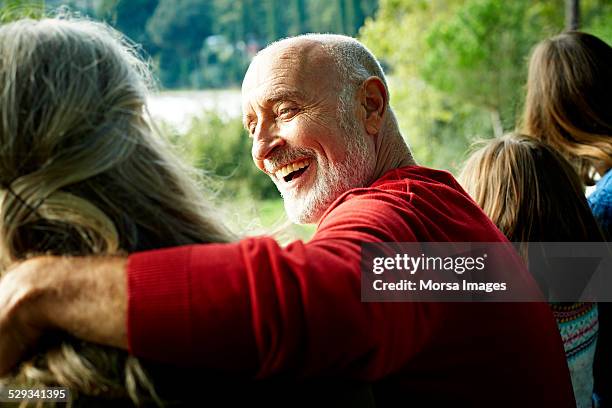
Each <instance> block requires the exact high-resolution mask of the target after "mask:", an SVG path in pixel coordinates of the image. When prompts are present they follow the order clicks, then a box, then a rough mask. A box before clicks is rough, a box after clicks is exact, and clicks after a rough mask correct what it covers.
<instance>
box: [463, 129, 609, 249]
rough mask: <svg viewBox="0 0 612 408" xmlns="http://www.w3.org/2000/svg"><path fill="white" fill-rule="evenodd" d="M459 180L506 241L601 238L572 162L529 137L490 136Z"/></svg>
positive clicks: (469, 162) (468, 162)
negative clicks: (495, 137) (493, 137)
mask: <svg viewBox="0 0 612 408" xmlns="http://www.w3.org/2000/svg"><path fill="white" fill-rule="evenodd" d="M458 180H459V182H460V183H461V185H462V186H463V188H464V189H465V190H466V191H467V193H468V194H469V195H470V196H471V197H472V198H473V199H474V201H476V203H477V204H478V205H479V206H480V208H482V209H483V210H484V212H485V213H486V214H487V215H488V216H489V218H490V219H491V220H492V221H493V223H494V224H495V225H497V227H498V228H499V229H500V231H501V232H503V233H504V235H506V237H507V238H508V240H510V241H514V242H521V243H526V242H556V241H560V242H563V241H571V242H578V241H603V236H602V233H601V231H600V230H599V227H598V226H597V222H596V221H595V218H594V217H593V214H592V213H591V210H590V209H589V205H588V203H587V201H586V198H585V197H584V192H583V187H582V183H581V181H580V178H579V176H578V174H577V173H576V171H575V170H574V168H573V166H572V165H571V164H570V163H569V162H568V161H567V160H566V159H565V158H564V157H563V156H561V155H560V154H558V153H557V152H555V151H554V150H553V149H552V148H550V147H549V146H548V145H545V144H544V143H542V142H540V141H538V140H536V139H534V138H532V137H528V136H524V135H516V134H510V135H506V136H504V137H502V138H497V139H491V140H489V141H488V142H486V144H485V145H484V146H482V147H481V148H480V149H478V150H477V151H476V152H474V153H473V154H472V155H471V156H470V158H469V159H468V160H467V162H466V164H465V166H464V168H463V170H462V172H461V174H460V175H459V178H458ZM521 251H522V255H523V256H526V252H525V251H526V245H522V247H521Z"/></svg>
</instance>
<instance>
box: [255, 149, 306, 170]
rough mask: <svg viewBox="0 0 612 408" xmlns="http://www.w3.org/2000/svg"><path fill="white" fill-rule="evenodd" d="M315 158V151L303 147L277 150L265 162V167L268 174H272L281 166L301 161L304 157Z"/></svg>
mask: <svg viewBox="0 0 612 408" xmlns="http://www.w3.org/2000/svg"><path fill="white" fill-rule="evenodd" d="M314 156H315V153H314V151H312V150H310V149H306V148H303V147H294V148H293V147H290V148H284V149H278V148H277V149H276V150H275V151H274V152H273V154H272V155H271V156H269V157H268V158H266V159H265V160H264V167H265V169H266V171H267V172H269V173H271V172H272V171H274V170H275V169H278V168H279V167H280V166H283V165H285V164H287V163H290V162H292V161H295V160H297V159H301V158H304V157H308V158H312V157H314Z"/></svg>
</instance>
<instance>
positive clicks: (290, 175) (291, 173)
mask: <svg viewBox="0 0 612 408" xmlns="http://www.w3.org/2000/svg"><path fill="white" fill-rule="evenodd" d="M308 167H310V160H302V161H299V162H295V163H291V164H288V165H286V166H284V167H283V168H281V169H280V170H278V171H276V172H275V175H276V178H277V179H279V180H280V179H282V180H284V181H285V182H286V183H288V182H290V181H292V180H296V179H298V178H299V177H300V176H301V175H302V174H304V172H305V171H306V170H307V169H308Z"/></svg>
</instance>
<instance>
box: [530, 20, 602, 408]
mask: <svg viewBox="0 0 612 408" xmlns="http://www.w3.org/2000/svg"><path fill="white" fill-rule="evenodd" d="M610 95H612V47H610V45H608V44H607V43H606V42H605V41H603V40H601V39H599V38H597V37H596V36H594V35H591V34H587V33H582V32H577V31H570V32H566V33H563V34H560V35H558V36H555V37H552V38H550V39H546V40H544V41H542V42H540V43H539V44H538V45H537V46H536V47H535V49H534V51H533V53H532V55H531V59H530V62H529V75H528V80H527V97H526V101H525V108H524V112H523V117H522V123H521V132H522V133H524V134H527V135H529V136H532V137H535V138H537V139H539V140H542V141H543V142H545V143H547V144H549V145H551V146H553V147H554V148H555V149H557V150H558V151H559V152H560V153H561V154H563V155H564V156H565V157H566V158H567V159H569V161H570V162H572V163H573V164H574V165H575V166H576V168H577V170H578V173H579V175H580V177H581V179H582V182H583V183H584V184H585V185H587V186H588V185H592V184H593V183H594V182H595V177H596V176H597V175H599V176H600V179H599V181H597V185H596V188H595V191H594V192H593V193H592V194H591V195H590V196H589V197H588V201H589V204H590V206H591V210H592V211H593V214H594V215H595V218H596V219H597V221H598V223H599V225H600V227H601V228H602V230H603V233H604V235H605V236H606V239H608V240H610V239H612V171H611V170H610V169H611V168H612V114H611V112H612V98H610ZM599 309H600V310H599V311H600V337H599V338H600V341H599V344H598V346H597V347H598V350H597V357H596V361H595V365H596V368H595V372H596V375H595V389H596V394H597V395H598V396H599V398H601V399H602V401H607V402H602V404H608V405H609V406H612V363H611V361H612V303H600V304H599Z"/></svg>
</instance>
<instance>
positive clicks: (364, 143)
mask: <svg viewBox="0 0 612 408" xmlns="http://www.w3.org/2000/svg"><path fill="white" fill-rule="evenodd" d="M340 123H341V128H342V130H343V131H344V134H343V135H342V136H341V137H343V139H344V140H345V143H346V156H345V158H344V161H342V162H339V163H330V162H328V161H327V160H326V159H324V158H319V157H317V155H316V153H315V152H314V151H311V150H310V149H296V150H295V151H294V152H295V153H294V152H291V153H292V154H291V156H295V158H296V159H297V158H299V157H304V156H306V157H310V158H313V159H315V158H316V160H312V161H311V164H310V165H311V166H313V165H316V166H317V167H316V169H315V170H316V173H315V175H314V176H315V182H314V185H313V186H312V187H310V188H309V189H308V190H306V191H304V190H300V189H291V190H289V191H283V189H282V188H281V187H279V184H278V183H277V188H278V189H279V191H280V193H281V196H282V197H283V200H284V204H285V211H286V212H287V216H288V217H289V219H290V220H291V221H292V222H294V223H296V224H309V223H316V222H318V221H319V219H320V218H321V216H322V215H323V213H324V212H325V210H327V209H328V208H329V206H330V205H331V204H332V203H333V202H334V201H335V200H336V199H337V198H338V197H340V195H342V194H343V193H345V192H347V191H348V190H350V189H353V188H358V187H366V186H368V184H369V183H370V182H371V178H372V176H373V173H374V167H375V165H376V162H375V157H374V152H373V151H371V150H372V149H370V148H369V146H368V139H367V138H369V137H370V136H369V135H368V134H367V133H365V131H364V130H362V129H360V128H359V127H358V126H357V124H356V123H355V122H354V121H353V122H350V121H344V120H341V121H340ZM283 159H284V160H285V161H284V162H285V163H286V162H287V161H289V160H291V158H287V157H284V158H283Z"/></svg>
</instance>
